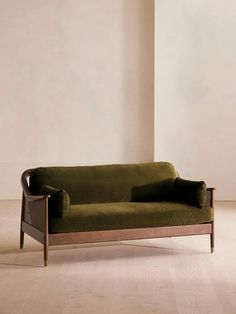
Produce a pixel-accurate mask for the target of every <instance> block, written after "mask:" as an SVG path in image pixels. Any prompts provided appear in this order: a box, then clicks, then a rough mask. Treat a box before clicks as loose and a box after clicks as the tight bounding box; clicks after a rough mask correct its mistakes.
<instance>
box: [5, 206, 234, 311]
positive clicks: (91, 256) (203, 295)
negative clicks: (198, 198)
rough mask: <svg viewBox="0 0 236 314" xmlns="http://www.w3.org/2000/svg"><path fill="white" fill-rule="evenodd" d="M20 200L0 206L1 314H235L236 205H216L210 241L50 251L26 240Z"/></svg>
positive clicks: (172, 240)
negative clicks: (21, 236) (21, 235)
mask: <svg viewBox="0 0 236 314" xmlns="http://www.w3.org/2000/svg"><path fill="white" fill-rule="evenodd" d="M19 218H20V202H19V201H0V313H1V314H42V313H44V314H48V313H55V314H60V313H61V314H74V313H75V314H90V313H95V314H100V313H105V314H151V313H155V314H172V313H173V314H178V313H179V314H195V313H201V314H211V313H212V314H235V313H236V229H235V227H236V203H233V202H227V203H226V202H225V203H219V202H218V203H217V206H216V251H215V253H214V254H210V253H209V252H210V247H209V237H208V236H194V237H182V238H168V239H153V240H142V241H141V240H139V241H125V242H118V243H117V242H116V243H105V244H88V245H71V246H60V247H51V248H50V250H49V266H48V267H47V268H44V267H42V263H43V253H42V246H41V245H40V244H39V243H37V242H36V241H34V240H33V239H31V238H30V237H28V236H27V235H26V236H25V248H24V250H23V251H21V250H20V249H19Z"/></svg>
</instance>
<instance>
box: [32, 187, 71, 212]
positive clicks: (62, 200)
mask: <svg viewBox="0 0 236 314" xmlns="http://www.w3.org/2000/svg"><path fill="white" fill-rule="evenodd" d="M38 194H39V195H50V197H49V200H48V207H49V217H50V218H60V217H63V215H64V214H65V213H66V211H67V210H68V209H69V206H70V197H69V195H68V193H67V192H66V191H65V190H63V189H62V190H59V189H55V188H53V187H51V186H49V185H43V186H42V187H41V188H40V190H39V193H38Z"/></svg>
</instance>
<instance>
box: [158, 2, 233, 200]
mask: <svg viewBox="0 0 236 314" xmlns="http://www.w3.org/2000/svg"><path fill="white" fill-rule="evenodd" d="M155 29H156V35H155V42H156V44H155V50H156V52H155V60H156V64H155V69H156V70H155V73H156V75H155V126H156V127H155V159H156V160H160V159H163V160H170V161H172V162H174V163H175V164H176V166H177V168H178V169H179V172H180V174H181V175H182V176H183V177H186V178H188V177H189V178H192V179H205V180H206V181H207V183H208V185H210V186H215V187H216V188H217V192H216V197H217V199H225V200H235V199H236V195H235V186H236V176H235V173H236V163H235V160H236V141H235V135H236V104H235V102H236V88H235V82H236V58H235V56H236V41H235V38H236V35H235V30H236V1H232V0H226V1H220V0H214V1H213V0H207V1H206V0H178V1H172V0H163V1H162V0H160V1H156V27H155Z"/></svg>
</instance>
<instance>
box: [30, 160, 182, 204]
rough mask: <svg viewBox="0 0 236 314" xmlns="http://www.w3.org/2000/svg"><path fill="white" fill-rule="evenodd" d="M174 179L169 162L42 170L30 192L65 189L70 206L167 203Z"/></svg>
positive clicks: (34, 176)
mask: <svg viewBox="0 0 236 314" xmlns="http://www.w3.org/2000/svg"><path fill="white" fill-rule="evenodd" d="M176 176H177V173H176V171H175V168H174V166H173V165H172V164H170V163H168V162H154V163H141V164H128V165H105V166H103V165H102V166H78V167H44V168H36V169H35V170H34V171H33V172H32V174H31V176H30V189H31V191H32V193H34V194H38V193H39V191H40V189H41V187H42V186H43V185H49V186H52V187H54V188H56V189H60V190H61V189H64V190H65V191H66V192H67V193H68V194H69V196H70V204H71V205H76V204H89V203H112V202H129V201H158V200H166V199H167V197H168V195H169V194H170V191H171V188H172V184H173V182H174V180H175V178H176Z"/></svg>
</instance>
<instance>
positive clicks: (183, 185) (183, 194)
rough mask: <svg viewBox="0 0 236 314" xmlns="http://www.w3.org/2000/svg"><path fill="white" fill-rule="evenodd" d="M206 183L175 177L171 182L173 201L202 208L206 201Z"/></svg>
mask: <svg viewBox="0 0 236 314" xmlns="http://www.w3.org/2000/svg"><path fill="white" fill-rule="evenodd" d="M206 191H207V189H206V184H205V182H204V181H190V180H184V179H182V178H179V177H177V178H176V179H175V181H174V183H173V186H172V191H171V198H172V200H173V201H176V202H181V203H187V204H190V205H193V206H196V207H199V208H202V207H203V206H204V205H205V203H206V193H207V192H206Z"/></svg>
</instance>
